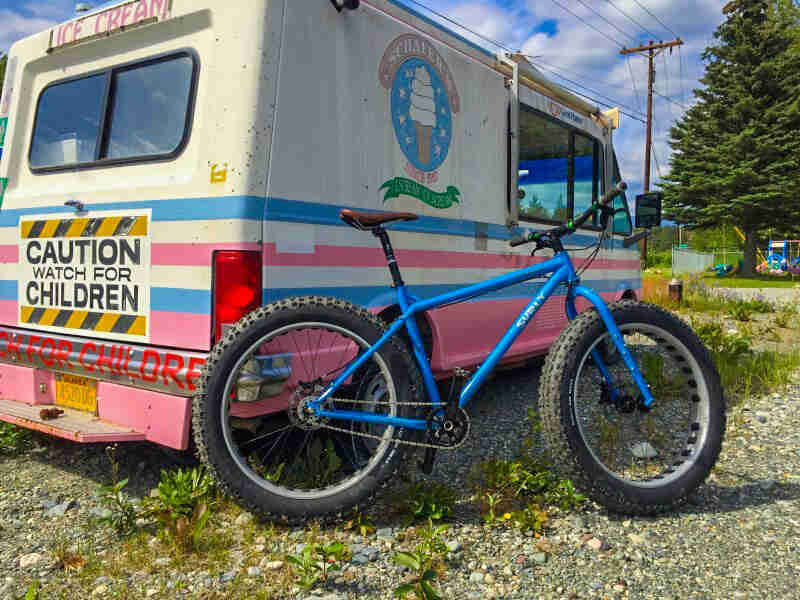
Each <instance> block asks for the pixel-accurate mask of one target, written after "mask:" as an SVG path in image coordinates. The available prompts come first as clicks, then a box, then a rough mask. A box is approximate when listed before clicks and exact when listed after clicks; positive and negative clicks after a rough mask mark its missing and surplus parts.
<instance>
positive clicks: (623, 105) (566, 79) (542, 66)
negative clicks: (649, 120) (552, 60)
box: [534, 62, 644, 122]
mask: <svg viewBox="0 0 800 600" xmlns="http://www.w3.org/2000/svg"><path fill="white" fill-rule="evenodd" d="M534 64H535V65H536V63H535V62H534ZM536 66H537V67H539V68H540V69H544V70H545V71H549V72H551V73H552V74H553V75H555V76H556V77H559V78H560V79H563V80H564V81H568V82H569V83H571V84H572V85H577V86H578V87H580V88H583V89H585V90H588V91H589V92H591V93H592V94H596V95H598V96H600V97H601V98H605V99H606V100H608V101H610V102H613V103H614V105H616V106H621V107H623V108H627V109H628V110H631V111H633V112H637V109H636V108H633V107H632V106H628V105H626V104H623V103H622V102H620V101H618V100H615V99H614V98H612V97H610V96H606V95H605V94H603V93H602V92H598V91H597V90H593V89H592V88H590V87H588V86H586V85H584V84H582V83H578V82H577V81H573V80H572V79H569V78H567V77H564V76H563V75H561V74H559V73H558V72H557V71H556V70H555V69H551V68H548V67H546V66H544V65H542V64H539V65H536ZM582 95H584V96H585V94H582ZM586 97H587V98H588V96H586ZM607 106H611V105H607ZM639 112H640V111H639ZM640 114H641V115H643V114H644V113H641V112H640ZM642 122H644V121H642Z"/></svg>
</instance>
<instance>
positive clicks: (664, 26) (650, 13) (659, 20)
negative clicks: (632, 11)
mask: <svg viewBox="0 0 800 600" xmlns="http://www.w3.org/2000/svg"><path fill="white" fill-rule="evenodd" d="M633 1H634V2H635V3H636V4H637V5H638V6H639V7H641V9H642V10H643V11H644V12H646V13H647V14H648V15H650V16H651V17H653V18H654V19H655V20H656V21H658V24H659V25H661V26H662V27H663V28H664V29H666V30H667V31H669V32H670V33H671V34H672V35H674V36H675V37H676V38H679V37H681V36H679V35H678V34H677V33H675V30H673V29H672V27H670V26H669V25H666V24H665V23H664V21H662V20H661V19H659V18H658V17H657V16H656V15H654V14H653V13H652V12H650V9H649V8H647V7H646V6H644V5H643V4H642V3H641V2H639V0H633Z"/></svg>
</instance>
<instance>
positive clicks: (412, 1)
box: [406, 0, 644, 123]
mask: <svg viewBox="0 0 800 600" xmlns="http://www.w3.org/2000/svg"><path fill="white" fill-rule="evenodd" d="M406 1H407V2H411V3H413V4H416V5H417V6H420V7H422V8H424V9H425V10H427V11H429V12H430V13H431V14H434V15H436V16H437V17H439V18H440V19H443V20H445V21H447V22H448V23H452V24H453V25H455V26H456V27H459V28H461V29H463V30H464V31H468V32H470V33H471V34H473V35H475V36H477V37H479V38H480V39H482V40H484V41H486V42H489V43H490V44H493V45H494V46H497V47H498V48H502V49H503V50H506V51H507V52H510V53H512V54H514V53H515V51H514V50H512V49H511V48H509V47H508V46H506V45H505V44H502V43H500V42H498V41H497V40H493V39H491V38H488V37H486V36H485V35H483V34H481V33H478V32H477V31H475V30H473V29H470V28H469V27H467V26H465V25H463V24H461V23H459V22H458V21H456V20H454V19H452V18H450V17H448V16H447V15H445V14H443V13H441V12H439V11H436V10H434V9H432V8H430V7H429V6H427V5H426V4H423V3H422V2H419V1H418V0H406ZM609 1H610V0H609ZM553 2H554V3H555V4H558V6H561V8H563V9H564V10H566V11H567V12H569V13H570V14H572V15H573V16H575V17H576V18H577V19H578V20H579V21H581V22H582V23H584V24H585V25H587V26H588V27H590V28H591V29H594V30H595V31H597V32H598V33H600V34H601V35H603V36H604V37H606V38H607V39H609V40H610V41H611V42H612V43H613V44H615V45H619V44H618V42H617V41H615V40H613V39H611V38H610V37H608V36H607V35H606V34H604V33H603V32H602V31H600V30H599V29H596V28H595V27H592V26H591V25H589V24H588V23H586V21H584V20H583V19H581V18H580V17H578V16H577V15H575V13H573V12H572V11H571V10H569V9H568V8H566V7H564V6H563V5H562V4H560V3H559V2H557V0H553ZM528 58H534V57H531V56H528ZM559 77H561V78H562V79H564V80H565V81H570V83H573V85H577V86H578V87H584V88H585V86H582V85H581V84H579V83H576V82H572V81H571V80H569V79H567V78H566V77H563V76H561V75H559ZM562 87H563V88H564V89H566V90H567V91H569V92H572V93H573V94H577V95H578V96H582V97H584V98H586V99H588V100H591V101H592V102H595V103H597V104H599V105H601V106H606V107H609V108H611V107H612V106H613V105H612V104H608V103H606V102H601V101H600V100H597V99H596V98H593V97H592V96H589V95H588V94H585V93H583V92H580V91H578V90H574V89H571V88H569V87H567V86H564V85H562ZM585 89H588V88H585ZM592 93H598V92H592ZM606 98H607V99H609V100H611V101H612V102H615V103H616V100H613V99H611V98H608V97H606ZM621 112H622V113H623V114H624V115H626V116H628V117H630V118H631V119H634V120H635V121H639V122H640V123H644V120H643V119H641V118H640V117H638V116H636V115H633V114H630V113H627V112H625V111H621Z"/></svg>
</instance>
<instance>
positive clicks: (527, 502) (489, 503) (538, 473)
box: [473, 456, 586, 527]
mask: <svg viewBox="0 0 800 600" xmlns="http://www.w3.org/2000/svg"><path fill="white" fill-rule="evenodd" d="M473 481H474V482H475V485H476V487H477V488H478V497H479V498H480V499H481V502H482V504H483V505H484V508H485V510H484V511H483V514H484V517H483V518H484V521H485V522H486V523H487V524H488V525H495V524H498V523H507V522H509V521H510V522H512V523H516V524H517V525H518V526H522V525H524V524H525V523H526V522H531V514H524V513H525V511H526V510H527V509H528V507H530V506H531V505H536V506H537V508H538V507H540V506H544V507H555V508H558V509H559V510H563V511H569V510H576V509H578V508H580V507H581V506H582V505H583V503H584V502H585V501H586V498H585V497H584V496H583V495H581V494H579V493H577V492H576V491H575V488H574V486H573V485H572V482H571V481H569V480H568V479H561V478H560V477H558V476H557V475H555V474H554V473H553V472H552V471H551V470H550V469H549V468H548V466H547V464H545V463H544V462H543V461H541V460H538V459H535V458H533V457H531V456H522V457H521V458H519V459H517V460H501V459H496V458H492V459H489V460H487V461H484V462H483V463H481V464H480V465H478V469H477V474H476V475H473ZM515 509H516V510H515ZM526 527H527V526H526Z"/></svg>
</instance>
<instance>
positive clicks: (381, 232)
mask: <svg viewBox="0 0 800 600" xmlns="http://www.w3.org/2000/svg"><path fill="white" fill-rule="evenodd" d="M372 235H374V236H375V237H376V238H378V239H379V240H380V241H381V246H383V253H384V254H385V255H386V262H387V263H388V264H389V272H390V273H391V274H392V281H393V282H394V286H395V287H400V286H401V285H405V284H404V283H403V277H402V276H401V275H400V267H398V266H397V260H396V259H395V257H394V250H393V249H392V242H391V241H390V240H389V234H388V233H386V230H385V229H384V228H383V227H376V228H375V229H373V230H372Z"/></svg>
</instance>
